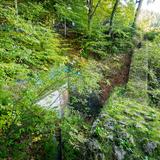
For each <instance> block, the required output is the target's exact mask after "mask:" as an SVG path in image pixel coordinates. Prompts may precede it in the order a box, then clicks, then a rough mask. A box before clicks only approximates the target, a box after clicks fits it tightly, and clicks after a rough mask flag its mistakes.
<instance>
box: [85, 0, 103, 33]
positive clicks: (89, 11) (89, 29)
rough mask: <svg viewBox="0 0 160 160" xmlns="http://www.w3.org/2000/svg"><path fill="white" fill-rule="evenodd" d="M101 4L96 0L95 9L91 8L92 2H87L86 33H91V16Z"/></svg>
mask: <svg viewBox="0 0 160 160" xmlns="http://www.w3.org/2000/svg"><path fill="white" fill-rule="evenodd" d="M100 3H101V0H98V2H97V4H96V6H95V8H94V7H93V0H87V4H88V8H89V9H88V31H89V32H90V31H91V23H92V19H93V16H94V14H95V12H96V10H97V8H98V6H99V4H100Z"/></svg>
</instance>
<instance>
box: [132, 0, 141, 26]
mask: <svg viewBox="0 0 160 160" xmlns="http://www.w3.org/2000/svg"><path fill="white" fill-rule="evenodd" d="M138 3H139V4H138V7H137V9H136V13H135V17H134V21H133V25H132V26H133V28H136V27H137V20H138V17H139V14H140V10H141V7H142V3H143V0H139V2H138Z"/></svg>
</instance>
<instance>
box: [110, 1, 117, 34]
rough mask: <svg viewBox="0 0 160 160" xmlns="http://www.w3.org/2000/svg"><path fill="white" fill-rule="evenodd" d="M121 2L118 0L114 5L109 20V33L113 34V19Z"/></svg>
mask: <svg viewBox="0 0 160 160" xmlns="http://www.w3.org/2000/svg"><path fill="white" fill-rule="evenodd" d="M119 2H120V0H116V2H115V4H114V7H113V10H112V13H111V17H110V22H109V35H111V33H112V28H113V20H114V17H115V14H116V11H117V7H118V4H119Z"/></svg>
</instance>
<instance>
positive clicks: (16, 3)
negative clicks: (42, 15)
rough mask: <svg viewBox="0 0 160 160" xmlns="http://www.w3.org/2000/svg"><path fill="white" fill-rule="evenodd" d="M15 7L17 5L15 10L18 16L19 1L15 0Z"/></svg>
mask: <svg viewBox="0 0 160 160" xmlns="http://www.w3.org/2000/svg"><path fill="white" fill-rule="evenodd" d="M14 5H15V10H16V15H17V16H18V2H17V0H14Z"/></svg>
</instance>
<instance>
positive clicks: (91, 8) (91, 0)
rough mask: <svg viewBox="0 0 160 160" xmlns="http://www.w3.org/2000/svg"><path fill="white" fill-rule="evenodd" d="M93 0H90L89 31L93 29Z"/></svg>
mask: <svg viewBox="0 0 160 160" xmlns="http://www.w3.org/2000/svg"><path fill="white" fill-rule="evenodd" d="M92 10H93V0H88V31H89V32H90V30H91V21H92Z"/></svg>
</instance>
